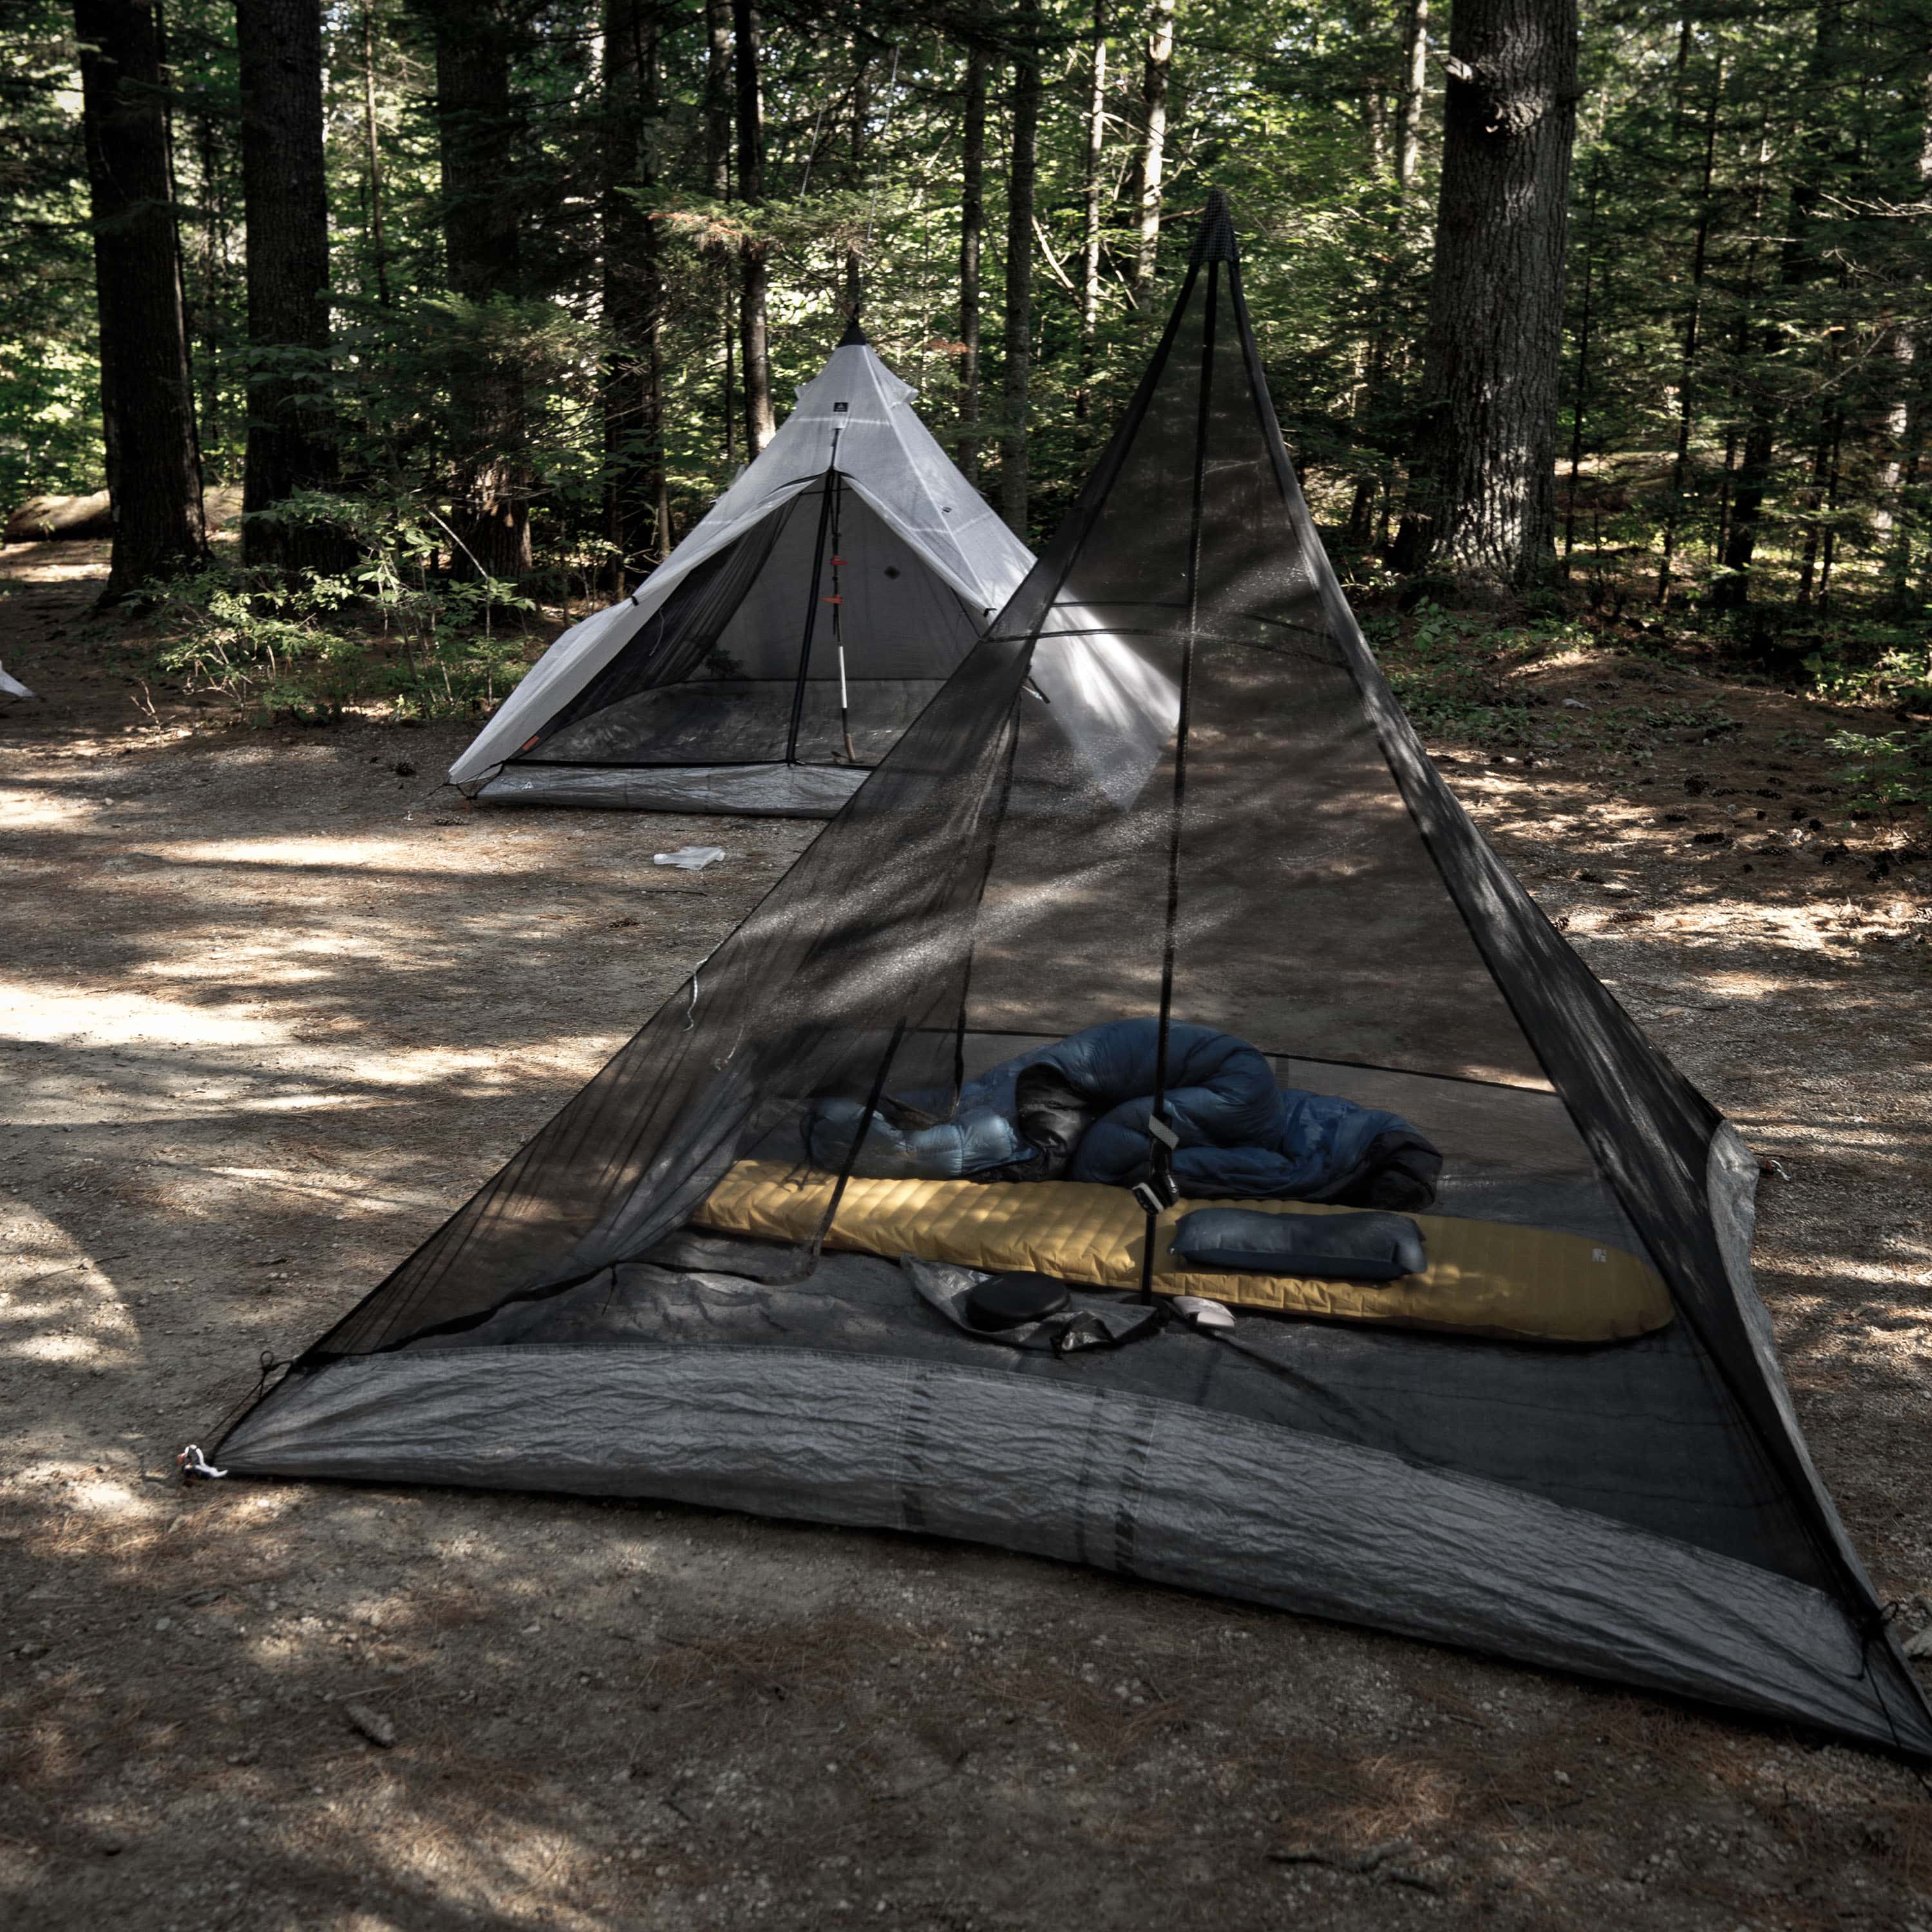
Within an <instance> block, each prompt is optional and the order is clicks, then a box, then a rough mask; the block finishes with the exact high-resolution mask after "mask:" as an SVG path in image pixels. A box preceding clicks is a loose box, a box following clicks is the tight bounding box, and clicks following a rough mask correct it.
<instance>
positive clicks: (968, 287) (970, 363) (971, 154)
mask: <svg viewBox="0 0 1932 1932" xmlns="http://www.w3.org/2000/svg"><path fill="white" fill-rule="evenodd" d="M988 66H989V62H988V61H987V58H986V55H985V54H984V53H983V52H980V49H978V48H977V47H975V48H973V49H971V50H970V51H969V52H968V54H967V56H966V103H965V125H964V129H963V133H962V160H961V163H960V192H959V342H960V353H959V450H958V460H959V468H960V471H961V473H962V475H964V476H965V478H966V480H967V481H968V482H969V483H971V484H973V485H974V487H975V488H977V487H978V486H979V481H980V269H981V261H980V257H981V253H982V251H983V248H984V246H985V242H986V71H987V68H988Z"/></svg>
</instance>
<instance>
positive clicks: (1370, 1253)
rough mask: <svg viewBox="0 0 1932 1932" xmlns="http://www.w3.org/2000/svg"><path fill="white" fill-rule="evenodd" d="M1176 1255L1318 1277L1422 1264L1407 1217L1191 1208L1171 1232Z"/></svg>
mask: <svg viewBox="0 0 1932 1932" xmlns="http://www.w3.org/2000/svg"><path fill="white" fill-rule="evenodd" d="M1174 1252H1175V1256H1176V1257H1177V1259H1180V1260H1182V1261H1185V1262H1190V1263H1192V1264H1194V1265H1198V1266H1200V1267H1203V1268H1230V1269H1232V1270H1234V1271H1236V1272H1237V1273H1239V1274H1299V1275H1312V1276H1313V1277H1316V1279H1318V1280H1322V1281H1394V1280H1398V1279H1399V1278H1400V1277H1402V1276H1403V1275H1406V1274H1421V1272H1422V1271H1423V1270H1424V1268H1427V1266H1428V1265H1429V1256H1428V1253H1427V1250H1425V1249H1424V1247H1423V1244H1422V1230H1421V1229H1420V1228H1418V1226H1416V1225H1415V1223H1414V1222H1413V1221H1412V1220H1410V1219H1409V1217H1408V1216H1407V1215H1406V1214H1262V1213H1260V1212H1259V1211H1258V1210H1256V1209H1255V1208H1196V1210H1195V1211H1194V1212H1193V1214H1184V1215H1183V1216H1182V1217H1181V1225H1180V1226H1178V1228H1176V1229H1175V1231H1174Z"/></svg>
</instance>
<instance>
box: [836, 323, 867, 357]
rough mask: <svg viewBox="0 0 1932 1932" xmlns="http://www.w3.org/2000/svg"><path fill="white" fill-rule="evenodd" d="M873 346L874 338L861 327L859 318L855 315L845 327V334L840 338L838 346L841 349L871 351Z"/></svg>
mask: <svg viewBox="0 0 1932 1932" xmlns="http://www.w3.org/2000/svg"><path fill="white" fill-rule="evenodd" d="M871 346H872V338H871V337H870V336H869V335H867V334H866V333H865V331H864V330H863V329H861V328H860V327H859V318H858V317H856V315H855V316H854V317H853V318H852V320H850V322H848V323H847V324H846V325H845V333H844V335H841V337H840V338H838V347H840V348H841V349H869V348H871Z"/></svg>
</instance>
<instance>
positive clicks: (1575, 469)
mask: <svg viewBox="0 0 1932 1932" xmlns="http://www.w3.org/2000/svg"><path fill="white" fill-rule="evenodd" d="M1603 172H1604V169H1603V156H1602V154H1601V151H1600V152H1599V153H1598V154H1596V155H1595V156H1593V157H1592V160H1591V163H1590V199H1589V214H1588V215H1587V217H1586V220H1585V222H1584V225H1583V313H1582V314H1581V315H1580V316H1579V317H1578V318H1577V386H1576V389H1575V390H1574V392H1573V395H1572V401H1571V406H1570V493H1569V498H1568V501H1567V502H1565V505H1564V508H1563V568H1564V570H1565V572H1566V573H1567V572H1568V570H1569V568H1570V556H1571V552H1572V551H1573V550H1575V548H1576V547H1577V488H1578V486H1579V484H1580V480H1581V478H1582V476H1583V424H1584V421H1585V419H1586V417H1587V416H1588V414H1589V407H1590V324H1591V323H1592V320H1593V319H1594V317H1593V314H1592V309H1591V297H1592V296H1593V295H1594V294H1595V289H1596V266H1597V204H1598V199H1599V197H1600V196H1601V193H1602V190H1603Z"/></svg>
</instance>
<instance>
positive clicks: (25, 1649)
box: [14, 1643, 47, 1658]
mask: <svg viewBox="0 0 1932 1932" xmlns="http://www.w3.org/2000/svg"><path fill="white" fill-rule="evenodd" d="M46 1654H47V1647H46V1645H45V1644H43V1643H23V1644H22V1645H21V1646H20V1649H18V1650H17V1651H16V1652H14V1655H16V1656H17V1657H26V1658H34V1657H44V1656H46Z"/></svg>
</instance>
